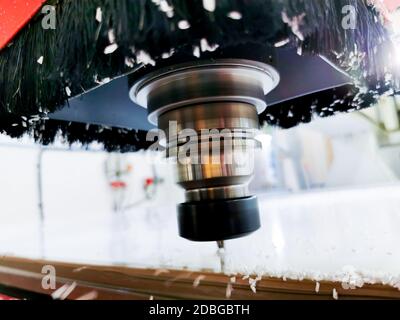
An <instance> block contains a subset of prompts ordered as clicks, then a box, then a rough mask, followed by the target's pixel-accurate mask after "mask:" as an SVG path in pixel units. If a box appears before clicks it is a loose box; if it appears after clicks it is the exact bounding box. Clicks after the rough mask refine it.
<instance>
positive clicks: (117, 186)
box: [111, 181, 127, 189]
mask: <svg viewBox="0 0 400 320" xmlns="http://www.w3.org/2000/svg"><path fill="white" fill-rule="evenodd" d="M126 187H127V184H126V183H125V182H124V181H113V182H111V188H113V189H125V188H126Z"/></svg>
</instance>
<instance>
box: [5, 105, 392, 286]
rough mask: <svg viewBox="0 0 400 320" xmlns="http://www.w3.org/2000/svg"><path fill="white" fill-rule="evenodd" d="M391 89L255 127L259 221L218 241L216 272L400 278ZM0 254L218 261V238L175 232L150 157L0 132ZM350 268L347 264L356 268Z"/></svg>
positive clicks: (211, 265)
mask: <svg viewBox="0 0 400 320" xmlns="http://www.w3.org/2000/svg"><path fill="white" fill-rule="evenodd" d="M399 112H400V97H384V98H382V99H381V101H380V102H379V105H377V106H375V107H373V108H370V109H367V110H365V111H363V112H354V113H349V114H340V115H337V116H334V117H331V118H325V119H314V121H313V122H312V123H310V124H306V125H301V126H298V127H296V128H293V129H290V130H281V129H275V128H271V127H265V128H263V129H262V133H261V134H260V136H259V140H260V141H261V142H262V145H263V149H262V150H261V151H260V152H259V153H258V154H257V157H256V175H255V178H254V179H253V181H252V184H251V189H253V190H254V191H255V193H256V194H257V195H258V197H259V201H260V207H261V215H262V224H263V227H262V229H261V230H260V231H258V232H257V233H255V234H254V235H252V236H251V237H249V238H244V239H238V240H234V241H230V242H227V245H226V252H225V253H224V254H225V258H226V261H225V266H226V270H224V271H225V272H228V271H229V272H244V273H245V272H248V273H255V272H257V273H260V274H265V273H269V274H275V275H281V274H289V275H292V276H296V275H297V276H298V275H302V276H304V275H309V274H312V275H314V277H315V275H320V276H321V277H323V278H329V277H331V276H332V277H334V275H336V274H338V273H340V272H342V270H343V268H347V269H348V268H353V269H354V270H357V272H360V273H362V274H365V275H369V276H370V277H380V278H382V277H388V275H389V277H394V276H399V275H400V252H399V250H398V243H400V233H399V232H398V230H400V196H399V195H400V115H399ZM0 177H1V179H0V254H2V255H15V256H22V257H33V258H47V259H53V260H62V261H74V262H87V263H102V264H118V265H130V266H138V267H143V266H146V267H153V268H154V267H155V268H163V267H166V268H177V269H180V268H189V269H193V270H204V269H207V270H214V271H221V270H220V261H219V259H220V252H218V251H217V247H216V244H215V243H192V242H189V241H186V240H184V239H180V238H179V237H178V236H177V227H176V210H175V206H176V204H177V203H179V202H181V201H183V191H182V190H181V189H179V187H177V186H176V185H175V184H174V172H173V166H171V165H170V164H168V163H167V162H166V161H164V160H163V159H162V157H161V156H160V155H158V154H154V153H148V152H139V153H133V154H107V153H105V152H103V151H101V146H98V145H91V146H90V147H89V148H88V149H86V148H85V149H84V148H82V147H81V146H79V145H73V146H72V147H67V146H66V145H64V144H63V143H62V141H60V142H59V143H57V144H55V145H53V146H50V147H40V146H38V145H35V144H34V143H33V142H32V141H31V140H30V139H29V138H28V137H27V138H24V139H22V140H11V139H9V138H6V137H1V138H0ZM353 269H352V270H353Z"/></svg>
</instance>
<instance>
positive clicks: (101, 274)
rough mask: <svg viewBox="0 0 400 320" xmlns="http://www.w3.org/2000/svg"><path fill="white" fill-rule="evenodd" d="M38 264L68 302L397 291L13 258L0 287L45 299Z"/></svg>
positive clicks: (0, 275) (396, 295)
mask: <svg viewBox="0 0 400 320" xmlns="http://www.w3.org/2000/svg"><path fill="white" fill-rule="evenodd" d="M44 266H52V267H54V270H55V271H56V290H57V289H59V288H61V287H63V286H69V285H71V284H74V288H73V290H72V292H71V293H70V294H69V295H68V297H67V298H68V299H78V298H79V297H85V296H88V297H92V298H93V297H94V296H95V299H101V300H108V299H128V300H131V299H134V300H136V299H140V300H148V299H196V300H203V299H206V300H210V299H211V300H213V299H215V300H222V299H234V300H248V299H256V300H287V299H291V300H293V299H296V300H297V299H301V300H326V299H333V298H334V294H333V293H334V290H335V291H336V293H337V295H338V298H339V299H400V291H399V290H398V289H396V288H393V287H390V286H386V285H382V284H368V285H365V286H364V287H362V288H357V289H355V290H345V289H343V287H342V285H341V283H335V282H329V281H321V282H319V284H318V285H317V284H316V282H315V281H310V280H304V281H295V280H287V281H284V280H282V279H278V278H262V279H261V280H260V281H257V283H256V285H254V281H255V277H252V278H251V280H250V281H249V279H246V278H243V277H242V276H236V277H234V278H233V277H228V276H226V275H223V274H217V273H212V272H209V271H207V272H206V271H205V272H192V271H188V270H180V271H179V270H171V269H158V270H155V269H140V268H129V267H122V266H121V267H120V266H98V265H83V264H74V263H64V262H55V261H46V260H30V259H23V258H16V257H2V258H0V284H2V285H3V286H7V287H12V288H16V289H22V290H26V291H30V292H36V293H40V294H47V295H51V294H52V293H53V292H54V291H55V290H54V289H50V290H47V289H44V288H43V285H42V281H43V279H44V277H45V276H46V275H47V273H46V272H43V270H44V269H43V267H44ZM252 283H253V285H251V284H252ZM317 287H319V290H316V289H318V288H317ZM317 291H318V292H317ZM94 292H95V293H96V294H94Z"/></svg>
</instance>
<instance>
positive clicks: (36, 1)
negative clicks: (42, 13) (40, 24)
mask: <svg viewBox="0 0 400 320" xmlns="http://www.w3.org/2000/svg"><path fill="white" fill-rule="evenodd" d="M44 2H45V0H0V50H1V49H2V48H3V47H5V46H6V45H7V44H8V43H9V42H10V41H11V40H12V39H13V38H14V36H15V35H16V34H17V33H18V31H20V30H21V29H22V28H23V27H24V26H25V25H26V24H27V23H28V22H29V20H30V19H31V18H32V17H33V16H34V15H35V14H36V12H38V11H39V9H40V8H41V6H42V4H43V3H44Z"/></svg>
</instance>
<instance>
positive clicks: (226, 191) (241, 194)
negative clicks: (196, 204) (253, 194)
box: [185, 185, 250, 202]
mask: <svg viewBox="0 0 400 320" xmlns="http://www.w3.org/2000/svg"><path fill="white" fill-rule="evenodd" d="M185 196H186V201H188V202H193V201H203V200H223V199H237V198H245V197H249V196H250V191H249V188H248V186H247V185H233V186H225V187H209V188H200V189H193V190H188V191H186V194H185Z"/></svg>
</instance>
